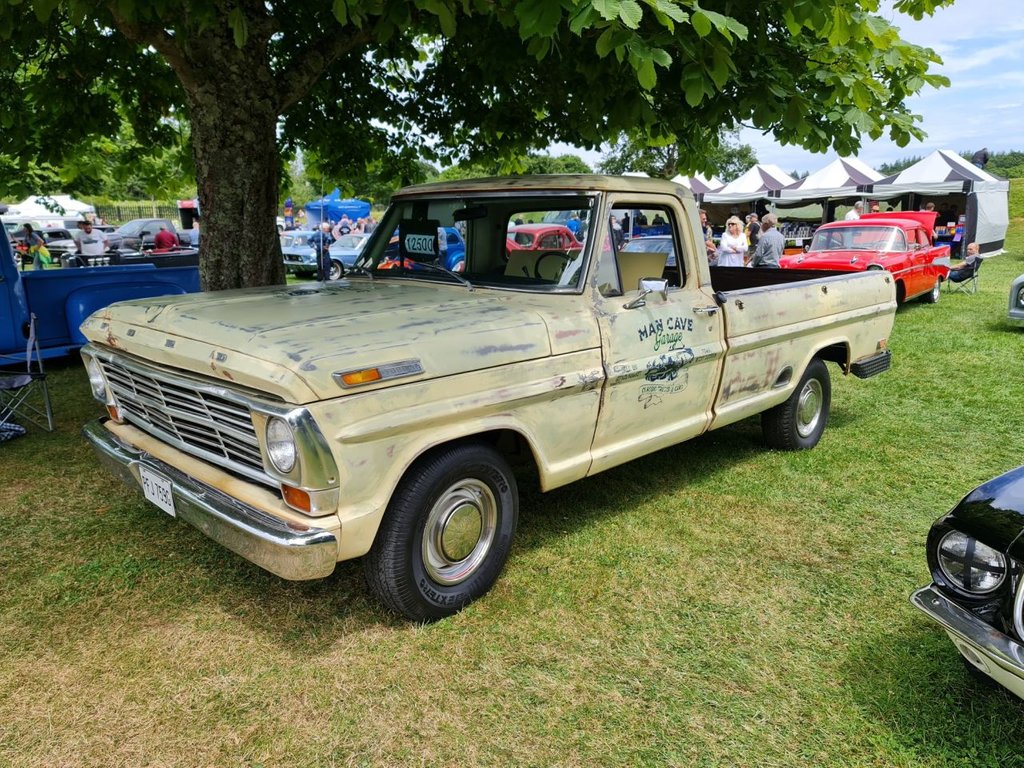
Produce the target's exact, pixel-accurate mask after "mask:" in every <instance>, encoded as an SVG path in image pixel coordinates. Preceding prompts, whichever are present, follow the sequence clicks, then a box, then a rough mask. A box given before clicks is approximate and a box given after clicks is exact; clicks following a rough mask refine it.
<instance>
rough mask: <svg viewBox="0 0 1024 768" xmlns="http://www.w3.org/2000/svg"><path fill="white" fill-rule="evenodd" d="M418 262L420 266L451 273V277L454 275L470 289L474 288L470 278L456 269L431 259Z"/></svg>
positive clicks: (447, 273)
mask: <svg viewBox="0 0 1024 768" xmlns="http://www.w3.org/2000/svg"><path fill="white" fill-rule="evenodd" d="M416 263H417V264H418V265H419V266H421V267H429V268H430V269H434V270H437V271H438V272H444V273H445V274H446V275H450V276H451V277H454V278H455V279H456V280H458V281H459V282H460V283H462V284H463V285H464V286H466V287H467V288H469V290H471V291H472V290H473V284H472V283H471V282H469V280H467V279H466V278H464V277H463V276H462V275H460V274H459V273H458V272H456V271H455V270H454V269H448V267H442V266H441V265H440V264H434V263H433V262H430V261H417V262H416ZM413 271H415V270H413Z"/></svg>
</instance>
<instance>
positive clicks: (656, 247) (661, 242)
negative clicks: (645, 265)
mask: <svg viewBox="0 0 1024 768" xmlns="http://www.w3.org/2000/svg"><path fill="white" fill-rule="evenodd" d="M622 252H623V253H653V252H657V253H667V254H668V260H667V261H666V262H665V266H666V267H675V265H676V246H675V243H673V242H672V235H652V236H651V237H634V238H633V239H632V240H630V241H629V242H627V243H626V244H625V245H623V246H622Z"/></svg>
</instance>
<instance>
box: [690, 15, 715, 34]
mask: <svg viewBox="0 0 1024 768" xmlns="http://www.w3.org/2000/svg"><path fill="white" fill-rule="evenodd" d="M690 23H691V24H693V29H694V31H695V32H696V33H697V34H698V35H700V36H701V37H707V36H708V35H710V34H711V19H709V18H708V15H707V14H706V13H704V11H702V10H696V11H694V12H693V15H691V16H690Z"/></svg>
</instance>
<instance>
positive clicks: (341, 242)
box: [335, 235, 366, 248]
mask: <svg viewBox="0 0 1024 768" xmlns="http://www.w3.org/2000/svg"><path fill="white" fill-rule="evenodd" d="M364 240H366V238H365V237H364V236H363V235H342V236H341V237H339V238H338V239H337V240H336V241H335V242H337V243H338V246H339V247H340V248H358V247H359V246H360V245H362V244H363V241H364Z"/></svg>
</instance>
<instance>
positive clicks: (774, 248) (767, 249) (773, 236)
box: [749, 213, 786, 269]
mask: <svg viewBox="0 0 1024 768" xmlns="http://www.w3.org/2000/svg"><path fill="white" fill-rule="evenodd" d="M778 223H779V220H778V219H777V218H776V217H775V214H774V213H766V214H765V215H764V218H763V219H761V237H760V238H759V239H758V241H757V248H755V249H754V256H753V258H751V259H750V264H749V266H751V267H770V268H773V269H778V268H779V259H780V258H782V252H783V251H784V250H785V248H786V239H785V238H784V237H783V236H782V233H781V232H779V230H778V229H777V227H776V225H777V224H778Z"/></svg>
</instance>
